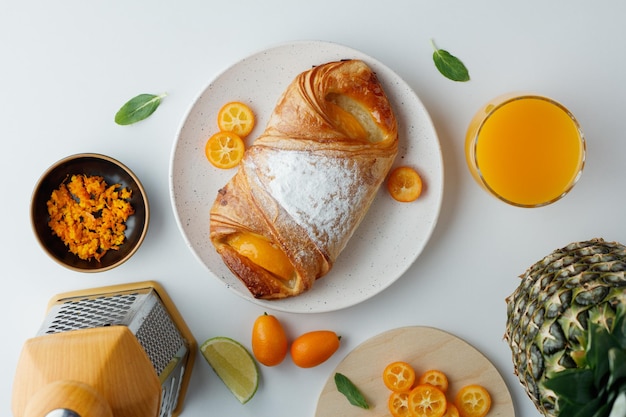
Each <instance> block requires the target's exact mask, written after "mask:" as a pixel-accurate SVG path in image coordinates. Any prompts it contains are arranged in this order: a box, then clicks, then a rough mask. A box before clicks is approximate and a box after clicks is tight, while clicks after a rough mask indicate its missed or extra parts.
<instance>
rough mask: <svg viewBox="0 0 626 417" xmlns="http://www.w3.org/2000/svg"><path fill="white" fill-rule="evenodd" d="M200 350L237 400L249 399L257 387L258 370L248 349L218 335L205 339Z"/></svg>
mask: <svg viewBox="0 0 626 417" xmlns="http://www.w3.org/2000/svg"><path fill="white" fill-rule="evenodd" d="M200 352H202V355H203V356H204V358H205V359H206V360H207V362H208V363H209V365H211V368H213V371H215V373H216V374H217V376H219V377H220V379H221V380H222V382H224V385H226V387H228V389H229V390H230V391H231V392H232V393H233V395H234V396H235V397H236V398H237V399H238V400H239V402H241V403H242V404H245V403H247V402H248V401H250V399H251V398H252V397H253V396H254V394H255V393H256V390H257V388H258V387H259V370H258V367H257V364H256V361H255V360H254V358H253V357H252V355H251V354H250V352H249V351H248V349H246V348H245V347H244V346H243V345H242V344H241V343H239V342H237V341H236V340H233V339H231V338H229V337H223V336H218V337H213V338H210V339H208V340H207V341H205V342H204V343H203V344H202V345H201V346H200Z"/></svg>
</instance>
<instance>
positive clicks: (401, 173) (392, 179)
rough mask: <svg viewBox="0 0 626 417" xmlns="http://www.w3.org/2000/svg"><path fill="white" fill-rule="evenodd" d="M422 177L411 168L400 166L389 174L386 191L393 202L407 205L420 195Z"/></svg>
mask: <svg viewBox="0 0 626 417" xmlns="http://www.w3.org/2000/svg"><path fill="white" fill-rule="evenodd" d="M422 188H423V183H422V177H420V175H419V174H418V173H417V171H416V170H414V169H413V168H411V167H407V166H401V167H398V168H396V169H394V170H393V171H391V174H389V177H388V178H387V190H388V191H389V194H390V195H391V197H393V199H394V200H397V201H400V202H402V203H409V202H411V201H415V200H417V198H418V197H419V196H420V195H421V194H422Z"/></svg>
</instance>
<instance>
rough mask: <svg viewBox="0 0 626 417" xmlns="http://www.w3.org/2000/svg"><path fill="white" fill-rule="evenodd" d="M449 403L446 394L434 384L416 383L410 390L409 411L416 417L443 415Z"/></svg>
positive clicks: (441, 416)
mask: <svg viewBox="0 0 626 417" xmlns="http://www.w3.org/2000/svg"><path fill="white" fill-rule="evenodd" d="M447 405H448V401H447V399H446V394H444V393H443V391H441V390H440V389H439V388H437V387H433V386H432V385H428V384H423V385H416V386H415V388H413V389H412V390H411V391H410V392H409V411H410V412H411V415H412V416H414V417H443V415H444V414H445V412H446V407H447Z"/></svg>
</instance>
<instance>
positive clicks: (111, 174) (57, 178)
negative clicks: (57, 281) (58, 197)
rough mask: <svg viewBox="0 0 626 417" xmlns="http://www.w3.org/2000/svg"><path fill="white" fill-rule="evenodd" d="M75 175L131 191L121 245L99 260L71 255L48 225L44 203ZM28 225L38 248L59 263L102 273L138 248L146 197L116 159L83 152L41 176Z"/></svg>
mask: <svg viewBox="0 0 626 417" xmlns="http://www.w3.org/2000/svg"><path fill="white" fill-rule="evenodd" d="M75 174H84V175H88V176H94V175H98V176H101V177H102V178H104V180H105V181H106V183H107V184H108V185H113V184H120V185H121V186H122V187H123V188H128V189H130V190H131V191H132V196H131V198H130V204H131V205H132V207H133V208H134V210H135V212H134V214H132V215H131V216H130V217H129V218H128V220H127V221H126V231H125V239H124V243H122V245H120V247H119V249H118V250H109V251H107V252H106V254H105V255H104V256H103V257H102V258H101V259H100V260H99V261H98V260H95V259H92V260H84V259H80V258H79V257H78V256H76V255H74V254H73V253H71V252H70V251H69V249H68V247H67V246H65V244H64V243H63V241H62V240H61V238H59V237H58V236H56V235H55V234H53V232H52V229H51V228H50V226H49V225H48V222H49V221H50V215H49V214H48V206H47V202H48V200H49V199H50V196H51V195H52V191H53V190H56V189H57V188H59V186H60V185H61V184H62V183H63V182H64V181H67V180H68V179H69V178H71V176H72V175H75ZM30 215H31V224H32V227H33V230H34V232H35V235H36V236H37V239H38V240H39V243H40V245H41V247H42V248H43V249H44V250H45V251H46V252H47V253H48V255H50V256H51V257H52V259H54V260H55V261H57V262H58V263H59V264H61V265H63V266H65V267H67V268H69V269H72V270H75V271H80V272H102V271H106V270H109V269H112V268H115V267H116V266H118V265H121V264H123V263H124V262H126V261H127V260H128V259H129V258H130V257H131V256H132V255H133V254H134V253H135V252H136V251H137V249H139V246H141V243H142V242H143V240H144V238H145V236H146V233H147V232H148V223H149V220H150V211H149V207H148V198H147V196H146V192H145V190H144V189H143V186H142V185H141V182H140V181H139V179H138V178H137V177H136V176H135V174H134V173H133V172H132V171H131V170H130V169H128V167H126V166H125V165H124V164H122V163H121V162H119V161H116V160H115V159H113V158H111V157H108V156H105V155H99V154H94V153H83V154H76V155H72V156H68V157H67V158H64V159H61V160H60V161H58V162H57V163H55V164H54V165H52V166H51V167H50V168H48V170H47V171H46V172H45V173H44V174H43V175H42V176H41V178H40V179H39V181H38V182H37V185H36V186H35V190H34V191H33V195H32V199H31V209H30Z"/></svg>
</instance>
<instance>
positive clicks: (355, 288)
mask: <svg viewBox="0 0 626 417" xmlns="http://www.w3.org/2000/svg"><path fill="white" fill-rule="evenodd" d="M347 58H357V59H362V60H363V61H365V62H366V63H367V64H368V65H369V66H370V67H371V68H372V69H373V70H374V71H376V73H377V75H378V77H379V79H380V81H381V83H382V84H383V87H384V88H385V91H386V93H387V95H388V97H389V99H390V101H391V103H392V105H393V107H394V110H395V112H396V116H397V119H398V127H399V135H400V146H399V153H398V157H397V159H396V165H400V164H403V165H411V166H413V167H415V168H416V169H417V170H418V171H419V172H420V174H421V175H422V177H423V179H424V182H425V189H424V192H423V195H422V196H421V197H420V198H419V199H418V200H417V201H415V202H413V203H408V204H407V203H397V202H395V201H394V200H393V199H392V198H391V197H390V196H389V195H388V194H387V191H386V190H385V189H384V187H383V188H381V190H380V191H379V193H378V196H377V197H376V200H375V201H374V203H373V204H372V206H371V208H370V211H369V212H368V214H367V216H366V218H365V219H364V220H363V222H362V223H361V226H360V227H359V229H358V230H357V231H356V232H355V234H354V235H353V237H352V239H351V240H350V242H349V243H348V245H347V247H346V248H345V249H344V251H343V252H342V254H341V255H340V256H339V259H338V260H337V262H336V263H335V265H334V267H333V269H332V270H331V272H330V273H329V274H327V275H326V276H325V277H323V278H321V279H318V280H317V282H316V283H315V285H314V286H313V288H312V289H311V290H310V291H309V292H307V293H305V294H301V295H299V296H297V297H292V298H289V299H284V300H273V301H266V300H257V299H255V298H253V297H252V296H251V295H250V293H249V292H248V290H247V288H246V287H245V286H243V284H241V282H240V281H239V280H238V279H237V278H236V277H235V276H234V275H233V274H232V273H231V272H230V270H229V269H228V268H227V267H226V266H225V265H224V263H223V262H222V260H221V258H220V257H219V255H218V254H217V252H216V251H215V249H214V247H213V245H212V244H211V242H210V240H209V210H210V208H211V206H212V204H213V201H214V200H215V196H216V195H217V190H218V189H219V188H220V187H222V186H224V185H225V184H226V183H227V182H228V181H229V179H230V178H231V177H232V176H233V175H234V173H235V169H231V170H219V169H216V168H214V167H213V166H212V165H211V164H210V163H209V162H208V161H207V160H206V158H205V156H204V144H205V142H206V140H207V139H208V138H209V136H210V135H212V134H213V133H215V132H216V131H217V126H216V125H217V121H216V118H217V112H218V110H219V108H220V107H221V106H222V105H224V104H225V103H227V102H229V101H233V100H240V101H243V102H246V103H249V104H250V106H251V107H252V110H253V111H254V112H255V114H256V117H257V124H256V127H255V129H254V130H253V132H252V133H251V134H250V136H249V137H248V138H247V145H249V144H250V143H251V142H252V140H253V139H254V138H256V137H257V136H259V135H260V134H261V133H262V131H263V130H264V128H265V125H266V123H267V120H268V118H269V116H270V114H271V112H272V111H273V109H274V107H275V105H276V101H277V100H278V98H279V96H280V95H281V94H282V92H283V91H284V90H285V89H286V87H287V85H288V84H289V83H291V81H292V80H293V79H294V78H295V77H296V75H298V74H299V73H300V72H302V71H306V70H307V69H309V68H311V66H313V65H319V64H323V63H326V62H330V61H334V60H340V59H347ZM170 192H171V198H172V205H173V209H174V214H175V216H176V220H177V222H178V225H179V227H180V230H181V232H182V235H183V237H184V239H185V241H186V243H187V245H188V246H189V248H190V249H191V251H192V252H193V253H194V254H195V256H197V258H198V259H199V260H200V262H202V264H204V265H205V266H206V267H207V269H208V270H209V271H210V272H211V273H212V274H213V275H214V276H216V277H217V278H218V279H220V280H221V281H222V282H224V284H225V285H226V286H227V287H228V288H230V289H231V290H233V291H235V292H236V293H237V294H239V295H240V296H242V297H244V298H246V299H248V300H250V301H253V302H255V303H257V304H259V305H263V306H267V307H268V308H272V309H275V310H279V311H287V312H294V313H317V312H327V311H333V310H338V309H341V308H345V307H349V306H352V305H354V304H357V303H359V302H361V301H364V300H366V299H368V298H370V297H372V296H374V295H376V294H378V293H379V292H381V291H382V290H384V289H385V288H387V287H388V286H389V285H391V284H392V283H393V282H394V281H396V280H397V279H398V278H399V277H400V276H401V275H402V274H403V273H404V272H405V271H406V270H407V269H408V268H409V266H411V264H412V263H413V262H414V261H415V259H416V258H417V257H418V255H419V254H420V253H421V252H422V250H423V248H424V246H425V245H426V242H427V241H428V239H429V238H430V236H431V233H432V231H433V229H434V227H435V224H436V222H437V218H438V216H439V211H440V207H441V201H442V196H443V162H442V157H441V148H440V145H439V140H438V138H437V134H436V132H435V129H434V127H433V124H432V121H431V119H430V116H429V115H428V113H427V111H426V109H425V108H424V105H423V104H422V102H421V101H420V99H419V98H418V97H417V95H416V94H415V93H414V91H413V90H412V89H411V88H410V87H409V86H408V85H407V84H406V83H405V82H404V81H403V80H402V79H401V78H400V77H398V76H397V75H396V74H395V73H394V72H393V71H392V70H391V69H389V68H387V67H386V66H385V65H384V64H382V63H380V62H378V61H377V60H375V59H374V58H371V57H369V56H367V55H365V54H363V53H361V52H359V51H356V50H354V49H351V48H347V47H345V46H341V45H338V44H335V43H328V42H317V41H310V42H307V41H302V42H296V43H289V44H284V45H280V46H276V47H274V48H271V49H267V50H264V51H261V52H259V53H256V54H253V55H251V56H249V57H247V58H245V59H242V60H241V61H239V62H237V63H236V64H234V65H233V66H231V67H230V68H228V69H227V70H226V71H224V72H223V73H221V74H219V75H218V76H217V77H216V78H215V79H214V80H213V81H212V82H211V83H210V84H209V85H208V86H207V87H206V88H205V89H204V90H203V91H202V92H201V93H200V95H199V96H198V98H197V99H196V101H195V102H194V103H193V105H192V106H191V108H190V109H189V111H188V113H187V115H186V116H185V118H184V120H183V123H182V124H181V126H180V129H179V131H178V135H177V138H176V141H175V143H174V146H173V149H172V155H171V165H170Z"/></svg>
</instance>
